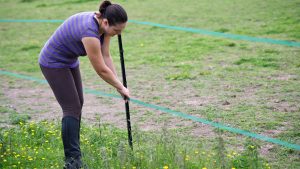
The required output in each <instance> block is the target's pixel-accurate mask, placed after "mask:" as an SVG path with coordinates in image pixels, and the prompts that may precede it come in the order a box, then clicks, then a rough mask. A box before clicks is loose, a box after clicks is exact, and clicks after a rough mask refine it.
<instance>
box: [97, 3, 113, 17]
mask: <svg viewBox="0 0 300 169" xmlns="http://www.w3.org/2000/svg"><path fill="white" fill-rule="evenodd" d="M110 5H112V3H111V2H110V1H103V2H102V3H101V5H100V8H99V12H100V13H101V14H102V15H104V14H105V11H106V8H107V7H108V6H110Z"/></svg>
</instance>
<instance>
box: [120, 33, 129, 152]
mask: <svg viewBox="0 0 300 169" xmlns="http://www.w3.org/2000/svg"><path fill="white" fill-rule="evenodd" d="M118 42H119V51H120V61H121V68H122V77H123V85H124V86H125V87H126V88H127V80H126V72H125V63H124V56H123V53H124V51H123V45H122V37H121V34H120V35H118ZM124 99H125V98H124ZM125 109H126V119H127V130H128V143H129V146H130V147H131V149H133V146H132V135H131V123H130V112H129V101H127V102H126V103H125Z"/></svg>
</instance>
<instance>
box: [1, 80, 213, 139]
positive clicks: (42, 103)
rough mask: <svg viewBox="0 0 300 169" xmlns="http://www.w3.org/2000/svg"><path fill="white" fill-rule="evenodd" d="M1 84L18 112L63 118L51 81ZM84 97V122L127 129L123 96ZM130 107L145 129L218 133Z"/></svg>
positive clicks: (136, 121)
mask: <svg viewBox="0 0 300 169" xmlns="http://www.w3.org/2000/svg"><path fill="white" fill-rule="evenodd" d="M1 88H2V89H3V95H2V96H1V97H2V98H3V99H6V100H7V102H9V104H10V105H11V106H13V107H14V108H15V109H16V111H17V112H20V113H26V114H29V115H30V116H31V120H33V121H40V120H57V119H58V120H60V119H61V116H62V113H61V108H60V106H59V104H58V103H57V101H56V100H55V97H54V95H53V93H52V91H51V89H50V88H49V87H48V85H37V84H35V85H32V82H23V81H21V80H17V81H16V82H15V83H11V82H8V81H3V82H2V83H1ZM84 100H85V102H84V107H83V115H82V119H83V121H84V122H87V123H98V122H99V121H100V122H101V123H110V124H113V125H114V126H116V127H119V128H124V129H126V127H127V126H126V125H127V124H126V114H125V108H124V102H123V101H122V100H120V99H112V98H106V97H98V96H95V95H92V94H84ZM203 100H204V99H203ZM194 102H195V101H194ZM192 103H193V102H192ZM194 106H195V105H194ZM130 109H131V121H132V126H134V125H135V126H137V127H139V128H140V129H141V130H143V131H154V130H160V129H162V128H166V129H174V128H180V127H184V128H186V127H189V128H190V129H191V130H190V133H189V134H191V135H193V136H201V137H207V136H209V137H210V136H214V134H213V133H214V132H213V127H210V126H208V125H203V124H200V123H197V124H195V122H192V121H190V120H185V119H182V118H180V117H175V116H172V115H168V114H167V113H164V112H160V111H157V110H153V109H150V108H145V107H143V106H140V105H136V104H133V103H130Z"/></svg>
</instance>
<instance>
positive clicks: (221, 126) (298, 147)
mask: <svg viewBox="0 0 300 169" xmlns="http://www.w3.org/2000/svg"><path fill="white" fill-rule="evenodd" d="M0 75H7V76H11V77H16V78H20V79H26V80H31V81H34V82H38V83H41V84H46V83H47V82H46V81H45V80H42V79H38V78H35V77H31V76H26V75H20V74H17V73H13V72H8V71H4V70H0ZM84 92H85V93H89V94H93V95H96V96H104V97H111V98H118V99H122V97H120V96H119V95H115V94H109V93H105V92H101V91H98V90H93V89H86V88H85V89H84ZM130 101H131V102H132V103H135V104H138V105H141V106H143V107H148V108H152V109H156V110H159V111H162V112H165V113H169V114H171V115H174V116H178V117H181V118H184V119H189V120H192V121H195V122H200V123H203V124H207V125H210V126H213V127H216V128H219V129H222V130H227V131H230V132H232V133H237V134H241V135H244V136H248V137H252V138H256V139H259V140H263V141H266V142H270V143H274V144H277V145H281V146H284V147H287V148H290V149H294V150H300V145H297V144H292V143H288V142H285V141H282V140H279V139H275V138H271V137H267V136H264V135H260V134H256V133H251V132H249V131H246V130H242V129H238V128H233V127H230V126H227V125H224V124H221V123H216V122H213V121H209V120H205V119H202V118H199V117H195V116H192V115H189V114H185V113H182V112H179V111H174V110H171V109H169V108H166V107H162V106H158V105H154V104H149V103H145V102H143V101H140V100H137V99H130Z"/></svg>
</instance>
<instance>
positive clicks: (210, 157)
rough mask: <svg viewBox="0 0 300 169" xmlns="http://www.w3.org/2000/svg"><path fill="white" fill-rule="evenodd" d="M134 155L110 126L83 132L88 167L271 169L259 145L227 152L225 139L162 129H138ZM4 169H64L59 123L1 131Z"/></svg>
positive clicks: (84, 128) (0, 153)
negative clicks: (195, 137)
mask: <svg viewBox="0 0 300 169" xmlns="http://www.w3.org/2000/svg"><path fill="white" fill-rule="evenodd" d="M134 131H135V132H134V150H133V151H132V150H131V149H130V147H128V145H127V133H126V131H125V130H120V129H118V128H115V127H113V126H111V125H108V124H99V125H94V126H92V125H87V124H84V125H83V126H82V128H81V149H82V152H83V161H84V163H85V164H86V166H87V167H88V168H93V169H96V168H126V169H127V168H128V169H134V168H147V169H148V168H149V169H150V168H151V169H152V168H153V169H155V168H163V169H168V168H172V169H173V168H175V169H176V168H186V169H192V168H207V169H209V168H213V169H217V168H224V169H225V168H230V169H231V168H266V169H267V168H270V166H269V164H268V163H266V162H265V161H264V160H263V159H261V158H260V157H258V153H257V146H256V145H255V144H252V143H251V142H249V143H247V144H245V150H244V151H241V152H235V151H228V150H226V149H225V143H224V141H223V139H222V134H219V137H218V141H217V142H216V144H212V145H210V146H208V145H206V144H203V143H202V141H201V139H200V140H199V139H198V140H197V141H195V140H191V139H190V138H188V137H186V136H184V135H179V134H178V133H177V132H176V131H168V130H166V129H163V130H162V132H159V134H156V133H153V132H143V131H138V130H137V129H134ZM219 133H220V131H219ZM0 162H1V163H0V167H1V168H62V166H63V147H62V142H61V134H60V123H59V122H48V121H42V122H30V123H25V124H24V123H23V122H20V123H19V124H18V125H15V126H14V127H13V128H10V129H2V130H1V132H0Z"/></svg>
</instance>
